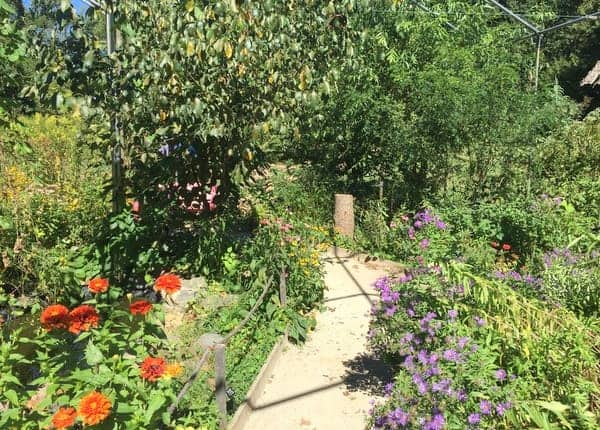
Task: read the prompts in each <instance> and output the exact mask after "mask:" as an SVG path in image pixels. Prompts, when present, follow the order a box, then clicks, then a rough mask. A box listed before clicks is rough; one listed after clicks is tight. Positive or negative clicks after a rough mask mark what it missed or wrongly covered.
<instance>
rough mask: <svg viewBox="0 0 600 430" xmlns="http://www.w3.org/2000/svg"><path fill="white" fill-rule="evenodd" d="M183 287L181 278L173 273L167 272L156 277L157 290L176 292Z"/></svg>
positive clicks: (155, 286)
mask: <svg viewBox="0 0 600 430" xmlns="http://www.w3.org/2000/svg"><path fill="white" fill-rule="evenodd" d="M180 289H181V279H180V278H179V276H177V275H174V274H172V273H165V274H164V275H160V276H159V277H158V278H156V281H155V282H154V290H155V291H164V292H165V293H166V294H173V293H176V292H177V291H179V290H180Z"/></svg>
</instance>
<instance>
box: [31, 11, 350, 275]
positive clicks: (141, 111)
mask: <svg viewBox="0 0 600 430" xmlns="http://www.w3.org/2000/svg"><path fill="white" fill-rule="evenodd" d="M353 3H354V2H353V1H351V0H348V1H343V2H335V3H334V2H330V1H325V0H315V1H312V2H310V4H306V5H305V4H302V5H300V4H297V3H294V2H280V1H271V0H267V1H212V0H211V1H199V0H196V1H194V0H187V1H177V2H164V1H159V0H150V1H147V2H138V1H121V2H115V10H114V13H115V23H116V28H117V30H118V32H119V35H120V37H119V39H120V43H119V47H118V49H117V51H116V52H115V53H113V54H112V55H110V56H108V55H107V52H106V45H105V44H104V43H103V42H102V41H101V40H99V39H98V38H97V37H96V36H95V35H94V26H93V23H94V22H97V20H98V17H99V16H102V14H103V12H102V11H99V10H93V9H91V10H88V12H87V13H86V14H85V15H83V16H80V15H77V14H75V12H74V10H73V9H72V8H67V7H64V8H63V9H62V16H61V30H62V31H63V32H66V35H65V36H64V37H62V38H59V37H56V36H55V37H54V38H53V39H52V40H51V42H52V43H45V44H36V46H39V47H40V52H39V54H38V55H39V58H40V73H39V76H38V84H37V85H36V86H35V87H33V88H31V89H30V92H31V93H37V94H39V95H40V98H41V99H42V100H44V101H46V102H49V101H51V102H53V103H54V104H56V105H57V106H63V107H64V106H71V107H73V108H74V109H77V110H78V111H79V112H80V113H81V114H82V116H83V118H84V123H85V124H86V126H85V128H84V130H83V135H84V138H85V140H86V141H87V143H88V144H90V145H92V146H93V147H96V148H98V149H100V150H101V151H103V153H104V154H105V159H106V161H107V162H110V159H111V149H112V147H113V145H114V144H115V141H116V140H117V139H118V141H119V142H120V143H121V146H122V156H123V164H124V167H125V173H126V174H125V177H124V191H125V192H124V194H125V195H126V196H127V197H131V198H132V199H135V200H137V201H139V202H140V203H141V209H140V213H141V219H140V221H139V222H137V223H135V224H134V223H130V224H126V223H123V224H122V225H123V229H126V230H127V232H126V234H125V233H124V234H123V235H120V233H122V232H120V231H115V229H112V230H110V229H109V231H108V235H107V237H108V238H109V239H108V240H111V239H110V238H113V239H115V240H119V239H118V237H127V238H128V239H124V240H126V241H127V244H124V245H123V244H120V245H118V247H120V248H119V249H121V250H123V249H130V250H132V254H135V255H133V258H136V257H135V256H137V255H140V254H141V253H142V249H144V247H146V246H148V247H156V246H157V245H156V244H157V243H159V244H160V246H161V247H167V244H166V242H167V241H169V240H170V241H172V235H171V236H169V233H170V232H172V231H173V230H175V229H176V228H177V227H178V226H181V225H182V222H183V221H185V220H186V219H187V220H189V219H190V218H193V219H195V218H196V217H197V216H198V215H200V214H202V215H210V214H213V213H215V211H214V209H215V208H216V209H217V211H218V209H219V208H225V207H226V206H227V205H229V204H231V205H235V203H236V198H235V197H236V194H237V187H238V185H239V184H240V183H241V182H243V181H244V180H245V179H246V178H248V176H249V175H250V173H251V172H252V170H253V169H254V168H256V167H257V166H258V165H259V163H260V162H261V154H262V150H263V146H264V144H265V143H266V142H268V141H270V140H271V139H272V137H273V136H278V135H283V134H285V133H287V132H288V130H292V129H294V127H297V123H298V121H299V115H297V113H298V112H300V111H301V110H302V107H303V106H305V105H307V104H310V103H315V102H316V101H317V100H318V99H319V96H320V94H322V93H326V92H327V91H328V90H329V89H330V88H331V84H330V82H331V81H332V80H333V73H332V72H331V69H332V68H333V66H334V65H335V63H336V58H338V57H339V55H340V54H341V53H344V52H345V50H346V48H347V46H348V45H349V43H350V40H349V39H350V37H349V36H350V34H349V33H350V32H349V29H348V28H347V25H346V21H347V17H346V16H347V15H350V14H351V13H352V10H353ZM46 36H47V35H46V34H44V35H40V37H46ZM115 123H116V124H118V129H119V132H118V134H114V133H113V131H112V130H113V127H112V125H113V124H115ZM123 197H125V196H123ZM166 224H168V225H169V226H170V228H169V229H167V228H165V225H166ZM110 225H118V223H117V224H114V223H111V224H110ZM130 227H131V228H130ZM134 227H136V228H137V230H136V229H134ZM117 230H118V229H117ZM169 237H171V239H169ZM111 243H112V242H111ZM115 243H116V242H115ZM115 243H113V245H114V246H117V245H115ZM113 245H109V246H113ZM161 249H162V248H161ZM121 252H124V251H119V253H121ZM161 252H162V251H161ZM161 264H165V263H164V262H162V263H161ZM149 265H151V264H149V263H147V262H146V263H145V264H144V267H148V266H149ZM132 266H133V267H134V268H135V266H136V264H132ZM156 266H157V267H158V266H159V263H157V264H156Z"/></svg>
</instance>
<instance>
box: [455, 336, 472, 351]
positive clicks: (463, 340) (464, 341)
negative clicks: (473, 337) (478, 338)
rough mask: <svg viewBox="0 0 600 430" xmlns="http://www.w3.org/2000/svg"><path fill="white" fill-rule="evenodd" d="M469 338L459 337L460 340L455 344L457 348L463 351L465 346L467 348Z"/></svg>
mask: <svg viewBox="0 0 600 430" xmlns="http://www.w3.org/2000/svg"><path fill="white" fill-rule="evenodd" d="M469 340H470V339H469V338H468V337H466V336H463V337H461V338H460V339H458V342H457V343H456V344H457V345H458V347H459V348H460V349H464V348H465V346H467V343H469Z"/></svg>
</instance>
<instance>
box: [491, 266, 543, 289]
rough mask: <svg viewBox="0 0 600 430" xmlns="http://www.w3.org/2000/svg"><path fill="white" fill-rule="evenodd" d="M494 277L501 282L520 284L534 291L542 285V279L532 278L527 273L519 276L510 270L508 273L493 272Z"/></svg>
mask: <svg viewBox="0 0 600 430" xmlns="http://www.w3.org/2000/svg"><path fill="white" fill-rule="evenodd" d="M494 277H495V278H496V279H501V280H503V281H513V282H521V283H524V284H526V285H528V286H529V287H531V288H533V289H536V290H537V289H539V288H541V287H542V285H543V279H542V278H539V277H536V276H533V275H531V274H529V273H527V274H521V273H519V272H517V271H515V270H510V271H508V272H502V271H500V270H496V271H495V272H494ZM513 288H515V286H513Z"/></svg>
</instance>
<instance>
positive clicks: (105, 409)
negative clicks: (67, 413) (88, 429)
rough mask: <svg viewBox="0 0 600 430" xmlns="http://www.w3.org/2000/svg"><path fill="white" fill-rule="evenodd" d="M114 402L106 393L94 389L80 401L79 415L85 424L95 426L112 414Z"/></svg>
mask: <svg viewBox="0 0 600 430" xmlns="http://www.w3.org/2000/svg"><path fill="white" fill-rule="evenodd" d="M111 408H112V403H111V402H110V400H109V399H108V397H106V396H105V395H104V394H102V393H99V392H97V391H92V392H91V393H89V394H86V395H85V396H83V397H82V398H81V400H80V401H79V410H78V412H79V416H80V417H81V420H82V421H83V423H84V424H85V425H88V426H93V425H95V424H98V423H99V422H101V421H104V420H105V419H106V418H107V417H108V416H109V415H110V409H111Z"/></svg>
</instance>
